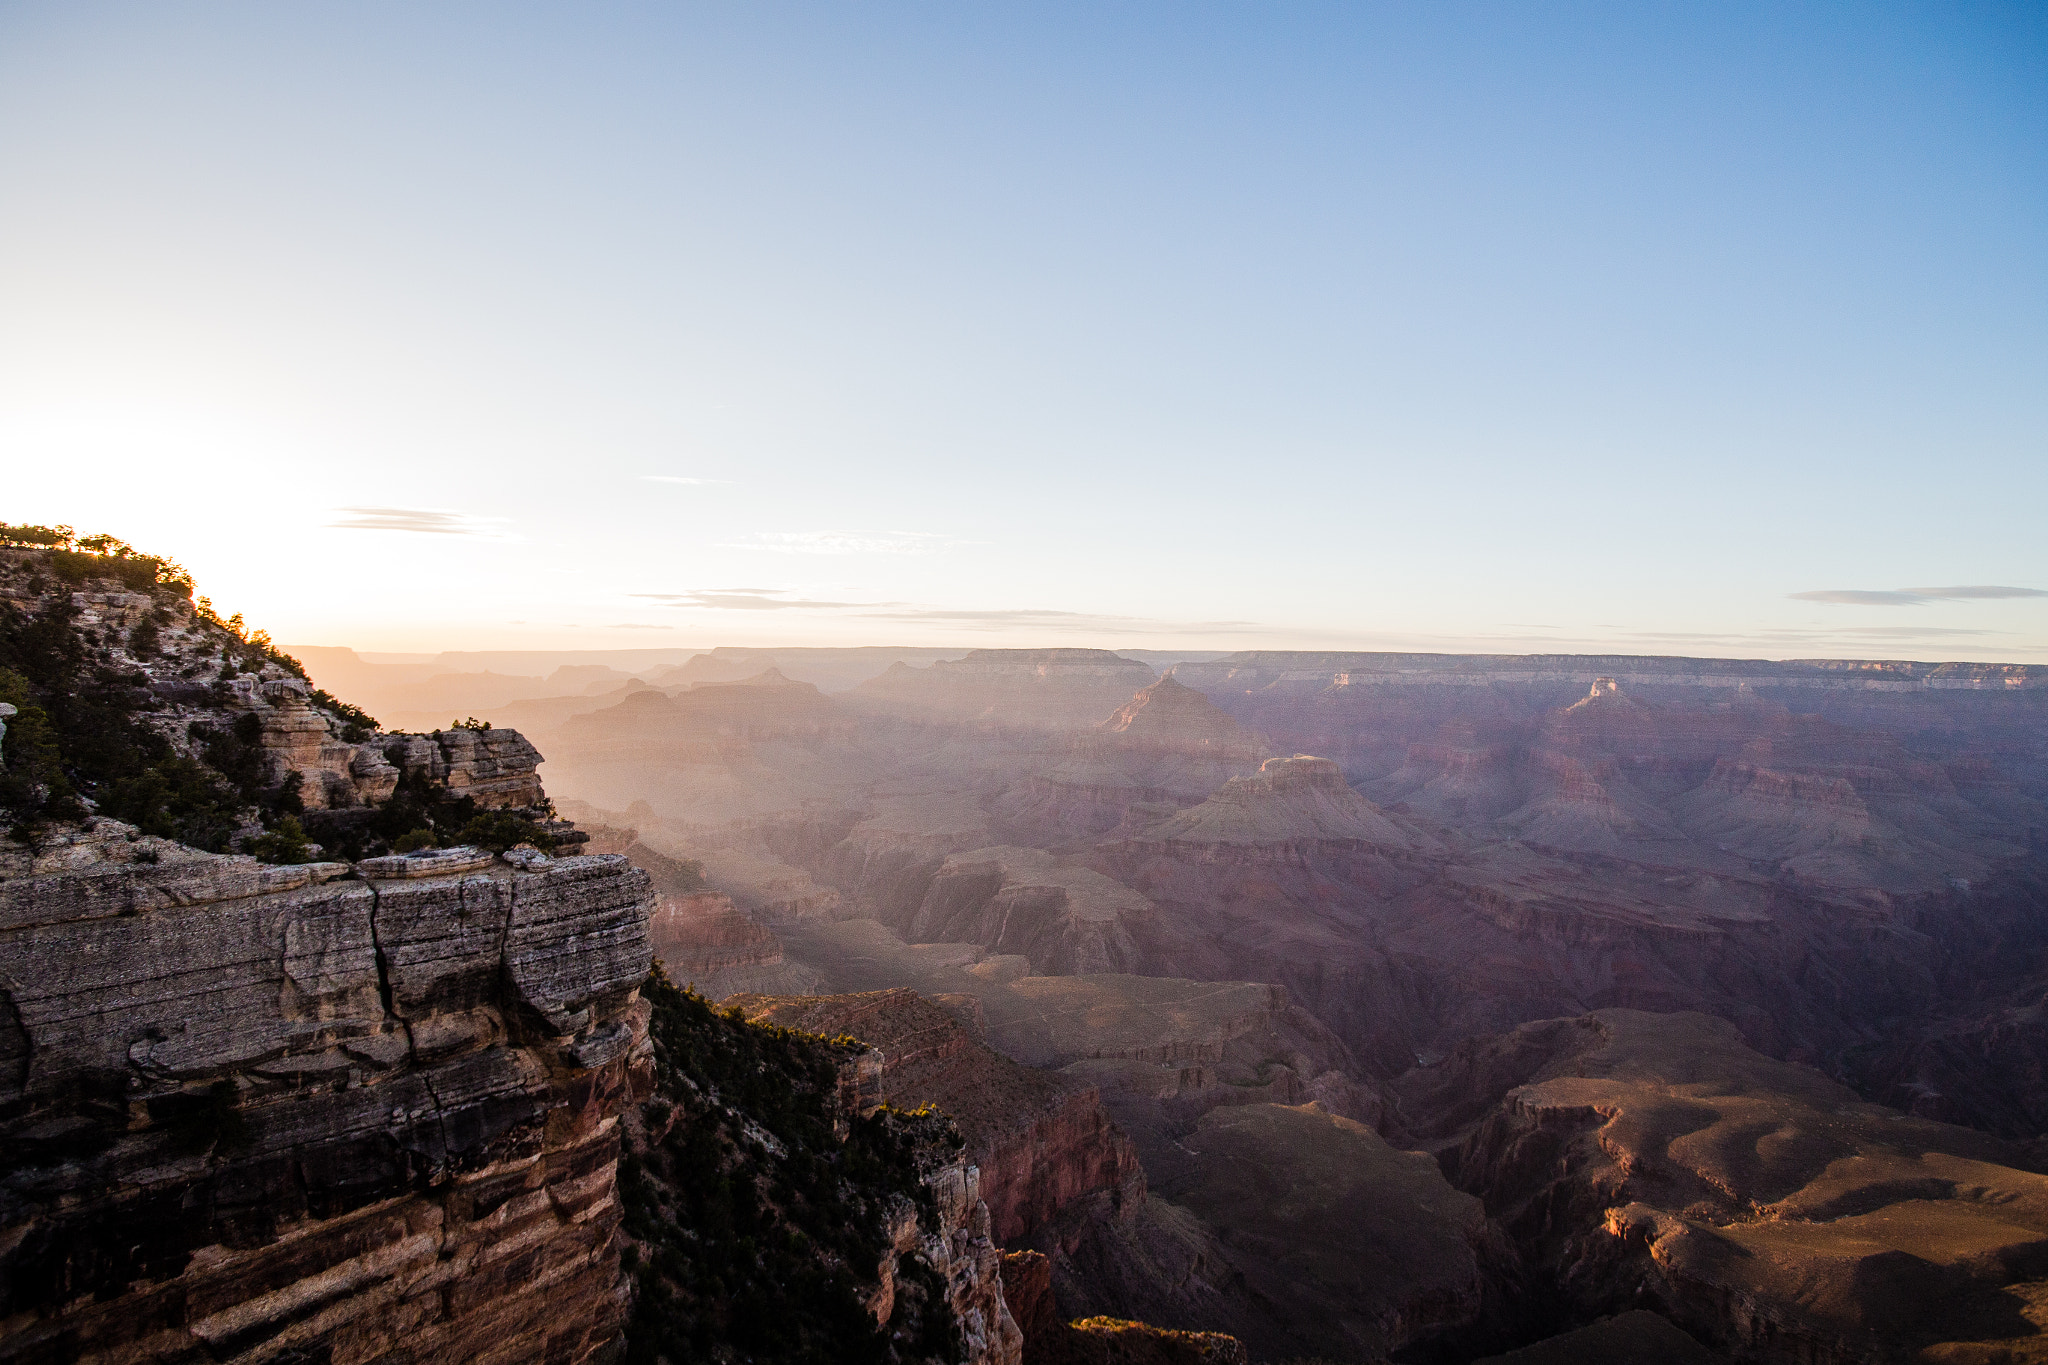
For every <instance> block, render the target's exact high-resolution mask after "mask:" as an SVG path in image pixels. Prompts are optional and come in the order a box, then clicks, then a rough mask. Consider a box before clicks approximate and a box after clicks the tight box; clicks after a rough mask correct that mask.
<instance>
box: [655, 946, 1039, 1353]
mask: <svg viewBox="0 0 2048 1365" xmlns="http://www.w3.org/2000/svg"><path fill="white" fill-rule="evenodd" d="M648 994H649V999H650V1002H651V1003H652V1005H653V1022H652V1036H653V1041H654V1056H655V1070H656V1079H657V1090H658V1093H657V1095H656V1096H655V1097H654V1098H653V1099H651V1100H650V1101H649V1102H648V1103H647V1104H645V1105H643V1106H641V1107H640V1108H639V1109H638V1110H637V1111H635V1112H633V1113H632V1114H629V1115H628V1123H627V1127H628V1132H629V1145H630V1148H631V1160H630V1162H629V1163H628V1166H627V1169H626V1171H625V1174H624V1175H623V1177H622V1180H621V1185H622V1189H623V1190H624V1195H625V1202H626V1204H627V1209H628V1213H627V1221H626V1228H627V1232H628V1234H629V1236H630V1238H631V1252H630V1256H631V1259H632V1260H633V1261H634V1262H635V1263H637V1264H638V1265H639V1267H640V1271H639V1284H640V1295H639V1298H638V1301H637V1303H636V1304H635V1308H634V1319H633V1326H632V1329H631V1332H630V1336H629V1340H630V1345H631V1351H632V1353H633V1354H634V1355H635V1356H637V1357H641V1358H649V1359H653V1358H659V1357H666V1358H668V1359H670V1360H682V1359H756V1360H833V1361H848V1362H873V1365H909V1363H910V1362H913V1361H914V1362H929V1361H933V1360H939V1361H948V1362H954V1361H957V1362H962V1365H1018V1362H1019V1359H1020V1351H1021V1347H1022V1337H1021V1335H1020V1333H1019V1332H1018V1330H1017V1326H1016V1323H1015V1321H1014V1320H1013V1319H1012V1318H1011V1316H1010V1312H1009V1309H1008V1307H1007V1306H1006V1305H1005V1302H1004V1298H1003V1287H1002V1280H1001V1271H1000V1253H999V1252H998V1251H997V1249H996V1245H995V1243H994V1241H993V1240H992V1239H991V1237H990V1224H989V1214H988V1209H987V1207H986V1205H984V1204H983V1202H982V1200H981V1197H980V1189H979V1171H978V1170H977V1168H976V1167H975V1165H974V1164H973V1163H972V1162H971V1161H970V1160H969V1159H968V1158H967V1157H966V1155H965V1154H964V1152H963V1151H962V1146H963V1144H962V1140H961V1138H960V1135H959V1131H958V1129H957V1128H956V1127H955V1126H954V1125H953V1123H952V1121H951V1120H949V1119H948V1118H947V1117H945V1116H944V1115H942V1114H939V1113H937V1112H935V1111H932V1110H928V1109H927V1110H923V1111H919V1112H906V1111H903V1110H899V1109H894V1108H889V1107H887V1106H884V1105H881V1104H879V1103H878V1101H879V1100H880V1098H881V1084H880V1082H881V1071H882V1059H881V1056H880V1055H879V1054H878V1053H876V1052H874V1051H873V1050H871V1049H869V1048H868V1047H867V1046H866V1045H865V1044H863V1043H861V1042H859V1041H858V1040H855V1039H852V1038H847V1037H838V1038H831V1039H828V1038H825V1037H823V1036H821V1035H818V1034H813V1033H809V1032H805V1031H802V1030H798V1029H792V1028H787V1027H783V1026H779V1025H773V1024H765V1023H752V1022H748V1021H746V1020H744V1019H742V1018H741V1017H740V1014H739V1012H738V1011H737V1010H728V1011H716V1010H713V1009H712V1008H711V1007H710V1006H709V1004H708V1003H707V1002H705V1001H704V1000H703V999H702V998H701V997H699V996H696V995H691V994H686V993H685V992H683V991H680V990H678V989H677V988H676V987H674V986H673V985H671V984H669V983H668V982H667V981H666V980H665V979H663V978H661V977H659V976H657V977H656V978H655V980H654V981H653V982H652V983H651V984H650V986H649V990H648Z"/></svg>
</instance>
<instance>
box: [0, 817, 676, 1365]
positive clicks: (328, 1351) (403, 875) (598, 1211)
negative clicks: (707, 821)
mask: <svg viewBox="0 0 2048 1365" xmlns="http://www.w3.org/2000/svg"><path fill="white" fill-rule="evenodd" d="M138 845H139V847H138ZM67 855H68V856H67V863H68V866H67V867H66V869H65V870H63V871H58V872H50V873H47V874H46V875H31V876H25V877H17V878H14V879H11V880H7V881H5V882H0V962H4V963H5V964H6V965H5V968H4V971H5V980H4V983H0V1035H4V1036H5V1039H6V1041H5V1042H4V1044H0V1056H4V1057H5V1058H6V1059H7V1062H6V1070H5V1072H4V1074H0V1132H4V1142H0V1146H4V1149H5V1150H6V1152H7V1154H8V1155H7V1168H8V1169H7V1178H6V1184H5V1191H6V1193H5V1194H4V1196H0V1223H4V1231H0V1246H5V1248H6V1251H5V1252H4V1256H5V1263H4V1267H0V1272H4V1273H0V1282H4V1283H5V1285H6V1302H5V1307H4V1309H0V1359H6V1360H10V1361H13V1360H18V1361H24V1362H26V1361H44V1360H48V1361H58V1360H109V1361H112V1360H123V1361H129V1360H134V1361H144V1360H172V1359H189V1358H195V1357H196V1358H219V1359H225V1358H230V1357H231V1358H234V1359H240V1360H252V1361H254V1360H305V1359H312V1358H319V1359H323V1360H331V1361H334V1362H336V1363H337V1365H339V1363H340V1362H355V1361H394V1362H395V1361H402V1360H429V1359H472V1360H501V1361H520V1360H530V1359H538V1358H542V1357H548V1358H555V1359H562V1360H570V1361H576V1360H584V1359H596V1358H601V1357H602V1356H603V1355H604V1353H605V1352H606V1351H607V1350H609V1349H610V1348H611V1346H612V1344H613V1343H614V1342H615V1341H616V1339H617V1337H618V1334H619V1331H620V1328H621V1326H622V1324H623V1321H624V1314H625V1308H626V1303H627V1298H628V1286H627V1283H626V1281H625V1279H624V1278H623V1276H622V1275H621V1273H620V1270H619V1265H618V1256H617V1250H616V1247H615V1246H614V1243H613V1231H614V1229H615V1228H616V1226H617V1224H618V1221H619V1205H618V1201H617V1198H616V1194H615V1191H614V1187H613V1180H612V1170H613V1163H614V1162H615V1161H616V1160H617V1156H618V1150H619V1134H618V1119H617V1115H618V1112H619V1109H620V1106H621V1105H622V1104H623V1103H625V1102H626V1100H627V1099H628V1098H629V1097H630V1096H631V1094H632V1093H633V1092H634V1091H635V1089H636V1087H637V1088H641V1089H644V1087H645V1085H646V1084H647V1080H648V1075H649V1068H648V1054H647V1048H646V1046H645V1037H646V1017H647V1016H646V1009H645V1007H644V1006H643V1005H642V1004H641V1003H640V1000H639V991H638V988H639V985H640V982H641V981H642V979H643V978H644V977H645V975H646V971H647V963H648V949H647V936H646V910H647V901H648V888H647V880H646V877H645V875H644V874H642V873H640V872H637V871H636V870H634V869H633V868H631V867H629V866H628V865H627V864H626V862H625V860H624V859H622V858H615V857H609V858H608V857H582V858H566V859H558V860H553V859H548V858H546V857H545V856H542V855H537V854H535V855H531V856H528V857H525V858H523V859H522V860H521V862H520V863H519V864H518V865H516V866H515V865H513V864H510V863H507V862H505V861H503V860H500V859H496V858H493V857H492V856H491V855H489V854H486V853H480V852H476V851H474V850H472V851H470V852H469V853H468V854H466V855H465V854H458V855H456V856H450V857H441V858H427V859H422V860H416V861H418V862H422V863H425V864H427V866H424V867H392V866H386V865H383V864H375V865H370V864H366V865H363V866H362V867H360V868H359V869H358V870H357V871H356V872H354V873H351V870H350V869H349V868H348V867H347V866H346V865H344V864H334V863H315V864H309V865H301V866H296V867H263V866H260V865H258V864H257V863H255V862H254V860H252V859H247V858H233V857H217V856H211V855H206V854H203V853H198V852H194V851H190V850H178V849H176V848H175V846H173V847H172V848H165V847H163V845H162V844H161V843H160V842H157V843H153V842H152V841H149V840H147V839H146V837H142V836H138V835H137V834H136V832H135V831H134V830H133V828H132V827H125V826H121V825H119V824H117V823H115V822H112V821H107V820H99V821H97V822H96V823H95V824H94V825H93V827H92V829H91V830H90V832H89V835H88V837H85V838H82V839H78V840H74V842H73V843H71V844H70V845H68V846H67ZM151 855H154V856H151ZM406 861H407V860H404V859H396V860H385V862H386V863H401V864H402V863H405V862H406ZM416 871H417V872H420V873H423V874H424V875H409V874H411V873H413V872H416Z"/></svg>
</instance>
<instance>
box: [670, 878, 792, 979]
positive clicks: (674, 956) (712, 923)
mask: <svg viewBox="0 0 2048 1365" xmlns="http://www.w3.org/2000/svg"><path fill="white" fill-rule="evenodd" d="M647 932H648V937H649V939H650V940H651V941H652V942H653V944H654V955H655V956H656V957H657V958H659V959H660V960H661V962H662V963H663V965H664V966H665V967H666V968H667V970H668V973H669V975H670V976H672V977H673V978H675V979H676V980H677V981H680V982H683V983H684V984H686V985H688V986H690V987H691V988H692V989H694V990H696V991H697V992H698V993H699V994H701V995H703V996H704V997H705V998H707V999H710V1000H723V999H725V998H726V997H727V996H729V995H738V994H741V993H743V992H750V991H753V992H783V993H789V994H808V993H810V992H811V991H814V990H816V989H817V985H818V974H817V973H816V972H815V971H813V970H811V969H810V968H808V967H802V966H799V965H797V964H795V963H793V962H789V961H786V960H785V959H784V957H783V952H782V940H780V939H778V938H777V937H776V936H775V935H774V933H773V932H771V931H770V930H769V929H768V928H766V927H765V926H763V925H760V924H757V923H755V922H754V921H753V920H751V919H749V918H748V917H747V916H746V915H745V914H744V913H743V912H742V911H741V910H740V909H739V907H738V906H736V905H734V904H733V903H732V900H731V898H730V897H727V896H724V895H721V894H719V893H718V892H716V891H699V892H696V893H695V894H692V895H687V896H663V897H661V898H660V899H659V901H658V902H657V903H656V905H655V907H654V915H653V917H652V919H651V920H650V921H649V923H648V931H647Z"/></svg>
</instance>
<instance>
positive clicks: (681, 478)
mask: <svg viewBox="0 0 2048 1365" xmlns="http://www.w3.org/2000/svg"><path fill="white" fill-rule="evenodd" d="M640 481H641V482H642V483H686V484H692V485H694V486H697V487H700V488H702V487H726V488H729V487H731V486H732V480H731V479H699V478H693V477H691V476H690V475H687V474H642V475H641V476H640Z"/></svg>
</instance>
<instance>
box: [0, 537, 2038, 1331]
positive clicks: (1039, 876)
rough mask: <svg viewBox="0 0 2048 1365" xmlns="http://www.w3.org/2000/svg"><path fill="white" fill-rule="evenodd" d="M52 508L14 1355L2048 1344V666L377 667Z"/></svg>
mask: <svg viewBox="0 0 2048 1365" xmlns="http://www.w3.org/2000/svg"><path fill="white" fill-rule="evenodd" d="M67 553H70V552H58V553H49V552H41V551H35V550H20V549H16V550H0V590H4V597H5V600H4V602H0V650H4V651H5V658H4V659H0V667H4V668H5V669H6V670H7V671H6V672H5V673H4V674H0V688H4V689H5V691H6V699H7V701H8V703H9V704H10V705H11V706H13V707H15V714H14V715H13V716H11V717H10V718H9V727H10V728H9V730H8V731H7V735H6V738H5V739H4V740H0V745H4V748H0V761H4V763H5V765H6V766H5V768H4V769H0V772H4V774H5V777H4V781H5V783H6V787H5V791H4V793H0V796H4V801H5V804H7V808H8V811H9V818H10V828H11V829H12V830H13V831H15V833H14V835H13V837H12V838H10V839H9V840H8V841H7V842H6V844H5V846H4V849H0V964H4V967H0V974H4V979H0V992H4V994H0V1138H4V1140H5V1150H6V1152H7V1157H6V1169H5V1173H4V1183H0V1258H4V1267H0V1268H4V1270H5V1276H6V1285H7V1288H6V1296H7V1297H6V1300H5V1304H4V1307H0V1359H6V1360H21V1361H43V1360H49V1361H56V1360H103V1361H109V1362H112V1361H145V1360H172V1359H223V1360H225V1359H234V1360H249V1361H270V1360H275V1361H280V1362H281V1361H286V1360H311V1359H319V1360H326V1361H330V1362H344V1361H388V1362H398V1361H408V1360H422V1361H424V1360H439V1359H457V1358H460V1359H478V1360H506V1361H513V1360H532V1359H548V1360H563V1361H586V1360H587V1361H592V1362H598V1361H604V1362H610V1361H614V1360H621V1359H631V1360H648V1361H653V1360H657V1359H667V1360H670V1361H677V1362H680V1361H683V1360H691V1359H721V1360H731V1359H740V1358H754V1359H844V1360H856V1359H859V1360H876V1361H911V1360H918V1361H925V1360H945V1361H975V1362H982V1361H990V1362H1004V1363H1005V1365H1008V1362H1019V1361H1047V1362H1064V1361H1082V1360H1086V1361H1103V1362H1108V1361H1121V1360H1147V1361H1154V1360H1156V1361H1173V1362H1178V1361H1198V1360H1199V1361H1252V1360H1260V1361H1289V1360H1297V1359H1310V1358H1319V1359H1329V1360H1345V1361H1389V1360H1398V1361H1406V1362H1452V1361H1469V1360H1476V1359H1481V1358H1488V1359H1495V1358H1497V1359H1502V1360H1517V1361H1541V1360H1557V1359H1593V1360H1597V1359H1631V1358H1649V1357H1650V1356H1654V1357H1656V1358H1665V1359H1674V1360H1712V1359H1724V1360H1742V1361H1758V1362H1762V1361H1831V1362H1832V1361H1844V1362H1848V1361H1873V1362H1876V1361H1883V1362H1890V1361H1936V1360H1940V1361H1979V1360H1981V1361H1985V1362H1990V1361H1994V1360H1998V1361H2017V1360H2030V1359H2044V1358H2048V1347H2043V1346H2042V1345H2041V1343H2042V1342H2043V1341H2048V1331H2044V1328H2048V1317H2044V1314H2048V1261H2043V1259H2042V1257H2041V1255H2040V1248H2041V1247H2042V1246H2044V1245H2048V1213H2044V1212H2043V1210H2044V1209H2048V1193H2044V1187H2043V1181H2044V1180H2048V1176H2044V1175H2043V1174H2041V1172H2042V1171H2043V1170H2048V1164H2044V1162H2048V1131H2044V1122H2048V1120H2044V1118H2043V1115H2048V1089H2044V1080H2043V1078H2044V1077H2048V1027H2044V1025H2043V1022H2042V1018H2041V1014H2040V1010H2041V1003H2042V1000H2043V999H2044V992H2048V967H2044V966H2043V963H2044V962H2048V915H2044V913H2043V911H2044V910H2048V863H2044V855H2048V675H2044V674H2043V673H2042V672H2041V671H2040V670H2038V669H2033V668H2028V667H2025V666H2016V665H2013V666H2008V665H1924V664H1905V663H1884V662H1870V663H1858V662H1852V661H1812V662H1796V661H1794V662H1762V661H1723V660H1683V659H1664V658H1624V657H1613V656H1599V657H1587V658H1575V657H1568V656H1555V657H1550V656H1545V657H1526V658H1510V657H1486V656H1428V655H1367V654H1346V655H1331V654H1274V653H1270V652H1254V653H1247V654H1238V655H1216V654H1206V655H1197V656H1175V655H1170V654H1159V655H1152V654H1141V653H1138V652H1113V651H1101V650H1078V649H1057V650H982V651H959V652H923V653H920V652H917V651H888V650H879V651H873V650H871V651H844V652H834V651H826V650H798V651H772V650H768V651H760V650H751V651H750V650H734V651H717V652H714V653H712V654H706V655H699V656H696V657H692V658H686V659H683V660H680V661H678V660H675V659H672V658H650V659H648V660H646V661H643V662H641V663H639V664H636V665H635V666H634V667H633V668H620V667H614V666H612V665H611V664H602V665H599V664H595V663H592V664H582V663H577V662H574V661H570V662H567V663H564V664H560V665H557V671H556V672H554V673H553V674H551V675H539V674H535V675H531V676H532V677H534V678H535V679H537V680H538V682H539V684H540V685H539V686H537V687H528V686H525V685H521V686H520V687H517V688H508V687H505V686H502V685H501V684H500V683H498V682H490V681H487V682H486V683H481V684H477V685H476V686H474V687H472V689H471V690H470V691H468V692H466V693H465V692H464V691H463V688H464V687H468V686H470V684H468V683H464V682H463V681H462V680H461V677H460V676H459V675H453V674H447V675H442V676H443V681H442V682H440V683H436V684H435V686H437V687H440V688H441V689H442V690H441V691H439V692H436V693H434V694H433V700H434V701H435V702H437V703H438V702H443V701H445V702H448V703H449V704H450V708H451V709H453V710H459V711H461V712H463V713H464V716H465V718H464V719H463V721H462V723H461V724H459V725H452V726H450V727H449V728H446V729H434V730H424V731H421V732H418V733H405V732H396V733H394V732H389V731H385V730H383V729H381V728H379V727H378V726H377V724H376V723H375V722H374V721H373V720H371V719H370V717H369V716H368V715H367V714H366V713H365V712H363V711H362V710H360V709H359V708H358V707H357V706H354V705H350V704H349V703H348V702H346V701H343V700H341V699H340V697H341V696H342V695H343V693H342V691H341V689H342V688H343V687H344V683H343V682H342V681H341V679H342V678H343V677H345V676H349V674H348V669H347V668H344V667H341V665H345V664H346V663H347V661H346V660H342V659H339V658H338V657H336V656H333V655H330V656H328V659H327V661H328V662H330V663H333V664H335V665H336V666H337V669H338V671H335V672H332V673H330V672H327V671H324V669H323V664H322V656H320V655H313V656H312V661H313V667H312V668H311V669H308V668H307V667H306V666H305V665H304V664H303V663H302V661H301V660H300V659H299V658H298V657H295V656H294V655H292V654H289V653H286V652H285V651H283V650H279V649H277V648H276V647H274V646H272V645H271V644H270V643H269V641H268V640H267V638H265V637H261V636H260V635H251V634H249V633H247V632H245V631H244V630H243V629H242V628H241V626H240V623H239V622H232V623H231V622H222V621H220V620H219V619H218V618H217V617H214V616H212V615H211V613H210V608H204V607H203V604H200V603H195V602H193V601H192V600H190V586H189V582H186V583H184V584H182V585H181V584H180V583H179V582H177V581H175V578H174V576H173V577H171V578H166V577H165V575H166V573H167V571H166V570H165V569H164V568H163V567H162V564H161V562H159V561H154V560H148V559H146V557H139V556H132V555H131V556H121V555H103V556H98V557H95V556H91V555H81V554H70V557H69V558H66V557H64V555H65V554H67ZM308 653H310V652H308ZM350 657H353V656H350ZM617 662H619V663H627V662H630V661H628V660H624V659H621V660H618V661H617ZM636 670H637V671H636ZM357 672H358V673H361V672H362V670H360V669H358V670H357ZM477 676H485V677H487V678H488V677H493V676H495V677H504V676H513V675H509V674H506V675H482V674H480V675H477ZM519 676H527V675H519ZM451 678H452V679H453V680H452V681H450V680H449V679H451ZM418 681H419V682H425V681H428V680H418ZM407 685H408V686H412V685H416V684H414V683H408V684H407ZM330 688H332V689H334V690H329V689H330ZM491 688H497V693H496V694H495V695H496V697H497V699H496V700H495V701H494V700H493V695H494V694H493V693H492V692H491V691H490V689H491ZM552 688H559V690H551V689H552ZM515 694H516V695H515ZM515 721H517V722H518V723H517V724H515ZM101 734H110V735H114V736H116V737H118V738H119V739H120V740H121V743H120V744H112V745H110V744H104V743H96V742H94V741H93V740H92V738H91V737H92V736H96V735H101Z"/></svg>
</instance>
